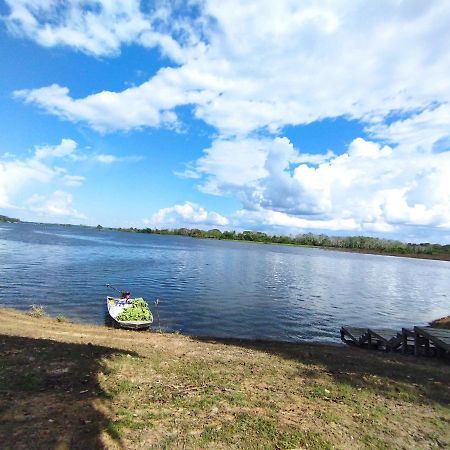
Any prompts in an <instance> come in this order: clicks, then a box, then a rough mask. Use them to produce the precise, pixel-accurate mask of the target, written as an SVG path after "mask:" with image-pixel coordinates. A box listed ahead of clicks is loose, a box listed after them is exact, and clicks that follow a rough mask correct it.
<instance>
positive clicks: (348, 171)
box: [0, 0, 450, 232]
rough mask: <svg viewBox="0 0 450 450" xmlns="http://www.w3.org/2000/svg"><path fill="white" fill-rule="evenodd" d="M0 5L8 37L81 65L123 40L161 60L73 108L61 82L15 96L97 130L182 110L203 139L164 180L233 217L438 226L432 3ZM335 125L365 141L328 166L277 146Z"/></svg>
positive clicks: (445, 199) (443, 148)
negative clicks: (299, 130)
mask: <svg viewBox="0 0 450 450" xmlns="http://www.w3.org/2000/svg"><path fill="white" fill-rule="evenodd" d="M8 4H9V5H10V10H11V11H10V14H9V15H8V16H7V17H6V23H7V24H8V26H9V27H10V29H11V30H13V31H15V32H19V33H21V34H23V35H25V36H28V37H29V38H31V39H34V40H35V41H37V42H39V43H40V44H41V45H46V46H53V45H60V44H64V45H70V46H72V47H74V48H76V49H78V50H82V51H85V52H88V53H92V54H95V55H100V54H101V55H108V54H116V53H117V52H118V51H119V49H120V46H121V45H123V44H129V43H131V42H133V43H137V44H140V45H144V46H159V48H161V49H163V51H165V52H166V54H167V55H168V56H169V57H171V58H172V59H173V61H175V62H176V63H177V65H176V66H175V67H165V68H162V69H160V70H159V71H158V72H157V73H156V74H155V75H153V76H152V77H151V78H150V79H149V80H148V81H146V82H145V83H142V84H141V85H139V86H133V87H130V88H128V89H125V90H123V91H120V92H113V91H102V92H97V93H93V94H91V95H89V96H86V97H84V98H74V97H73V96H72V95H71V94H70V91H69V88H68V87H65V86H59V85H50V86H45V87H41V88H39V89H23V90H19V91H16V93H15V95H16V97H17V98H20V99H22V100H23V101H25V102H28V103H30V104H34V105H37V106H38V107H40V108H42V109H44V110H46V111H47V112H49V113H51V114H54V115H56V116H59V117H61V118H63V119H66V120H70V121H73V122H82V123H86V124H87V125H88V126H90V127H92V128H94V129H96V130H98V131H100V132H112V131H116V130H132V129H140V128H143V127H169V128H172V129H175V130H177V129H179V128H180V124H179V118H178V117H177V115H176V112H175V110H176V108H177V107H179V106H182V105H190V106H191V107H192V111H193V114H194V115H195V116H196V117H197V118H198V119H201V120H203V121H204V122H206V123H208V124H209V125H212V126H213V127H214V128H215V129H216V131H217V135H216V137H215V138H214V140H213V141H212V143H211V145H210V146H209V148H207V149H206V150H205V151H204V155H203V156H202V157H201V158H199V159H198V160H197V161H195V163H193V164H192V165H191V166H187V168H186V170H185V171H184V172H183V171H182V172H178V173H177V175H178V176H184V177H186V178H192V179H197V180H198V183H199V184H198V186H199V189H200V190H202V191H203V192H206V193H210V194H214V195H226V196H232V197H234V198H237V199H238V200H239V201H240V202H241V203H242V210H241V211H239V212H238V213H237V215H236V220H237V221H238V222H239V221H242V223H243V221H245V220H247V221H248V223H252V221H258V220H259V221H260V223H268V224H272V225H274V226H286V227H294V228H303V227H310V228H324V229H333V230H355V231H359V230H361V231H365V230H369V231H370V230H372V231H380V232H392V231H395V230H396V229H400V227H402V226H413V227H421V226H425V227H436V228H443V229H448V228H449V227H450V225H449V224H450V212H449V208H450V187H449V182H448V181H447V180H448V175H447V174H448V173H450V172H449V170H450V167H449V148H450V129H449V127H448V123H449V121H450V106H449V105H450V77H448V67H450V47H449V46H448V45H443V44H442V43H445V42H450V27H449V26H448V22H449V19H450V4H449V3H448V2H446V1H445V0H436V1H433V2H391V1H388V0H380V1H377V2H371V3H370V4H369V5H368V4H367V2H363V1H354V0H342V1H340V2H328V1H325V0H324V1H321V2H310V1H305V2H298V1H295V0H280V1H277V2H274V1H272V0H259V1H257V2H256V1H254V2H252V1H246V2H242V1H240V0H230V1H227V2H223V1H220V0H205V1H202V2H188V3H187V4H186V5H185V6H186V9H185V10H183V11H188V12H187V13H186V14H185V15H183V14H178V15H175V14H174V11H172V10H171V8H170V7H169V6H164V7H162V8H159V9H154V10H152V11H147V12H143V8H141V7H140V5H139V2H137V1H134V2H133V1H131V0H130V1H129V2H125V3H122V4H121V5H111V4H110V2H106V1H97V2H95V1H92V2H91V3H90V4H91V5H94V6H95V7H94V6H93V7H92V8H91V9H90V12H89V13H87V14H85V15H82V14H81V15H80V8H81V6H80V5H82V3H79V2H70V1H69V2H65V3H64V5H63V6H61V5H60V4H59V2H56V1H55V0H49V1H48V2H44V3H42V2H41V3H40V4H39V6H36V5H37V4H38V3H36V2H34V1H31V0H20V1H18V2H8ZM58 7H59V9H58ZM58 11H59V12H58ZM193 11H195V13H193ZM57 12H58V13H57ZM79 16H80V17H79ZM81 16H82V17H81ZM158 24H159V25H158ZM155 33H156V34H155ZM24 88H26V86H24ZM336 117H345V118H348V119H355V120H358V121H360V122H362V123H363V125H364V126H365V129H366V132H367V133H368V135H369V137H370V139H372V140H373V141H374V142H372V141H369V140H368V139H361V138H358V139H355V140H354V141H353V142H352V143H351V144H350V146H349V147H348V149H347V151H346V152H345V153H343V154H342V155H336V154H335V153H333V151H332V150H333V149H330V151H328V153H326V154H318V155H316V154H310V153H300V152H298V150H297V149H295V148H294V146H293V145H292V143H291V142H290V141H289V140H288V139H287V138H285V137H280V136H282V135H283V128H284V127H285V126H286V125H294V126H295V125H305V124H310V123H313V122H315V121H318V120H322V119H324V118H336ZM262 136H264V137H262ZM375 141H377V142H375ZM380 142H382V143H383V144H380ZM384 144H387V145H384ZM103 159H104V161H103V162H104V163H107V162H108V161H109V162H112V159H113V158H107V157H106V156H105V157H104V158H103ZM0 196H1V190H0ZM0 198H1V197H0ZM158 214H159V215H158ZM211 214H214V213H208V212H207V211H205V210H203V209H202V208H201V207H200V206H199V205H194V204H190V203H185V204H181V205H175V206H173V207H171V208H166V209H163V210H161V211H160V212H159V213H157V214H156V215H155V216H154V217H152V219H154V220H155V221H156V222H158V220H161V221H162V220H167V221H168V223H169V224H170V223H175V222H176V221H177V220H180V221H182V220H184V221H185V222H188V221H189V220H191V221H192V222H191V223H194V224H196V223H199V222H197V221H196V220H195V218H196V217H199V216H202V217H204V216H205V215H206V219H208V218H211V217H212V216H211ZM149 220H150V219H149ZM202 220H203V219H202ZM219 221H220V220H219Z"/></svg>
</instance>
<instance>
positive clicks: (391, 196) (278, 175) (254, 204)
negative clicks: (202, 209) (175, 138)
mask: <svg viewBox="0 0 450 450" xmlns="http://www.w3.org/2000/svg"><path fill="white" fill-rule="evenodd" d="M300 161H302V155H301V154H300V153H299V152H298V151H297V150H296V149H295V148H294V147H293V145H292V144H291V143H290V142H289V140H288V139H287V138H275V139H261V140H259V141H258V140H256V139H253V140H245V141H243V140H228V141H216V142H214V143H213V145H212V147H210V148H209V149H206V150H205V156H203V157H202V158H200V159H199V160H198V161H197V167H196V173H198V174H200V175H202V176H203V179H202V180H203V181H202V184H201V185H200V189H201V190H202V191H204V192H209V193H213V194H216V195H228V196H232V197H234V198H237V199H239V200H240V201H241V203H242V204H243V207H244V209H243V210H242V211H240V212H239V213H238V215H237V216H236V217H237V219H238V224H242V225H244V224H245V220H247V221H248V223H255V224H256V223H257V222H258V221H259V222H260V223H261V224H263V225H264V224H265V225H272V226H285V227H291V228H309V229H314V228H315V229H322V230H326V229H331V230H346V231H348V230H354V231H377V232H391V231H395V230H399V229H400V227H402V226H409V225H411V226H428V227H437V228H449V227H450V181H449V178H448V173H450V151H447V152H440V153H437V154H436V153H432V152H424V151H423V150H421V149H416V148H414V147H412V148H408V149H406V148H397V149H395V150H393V149H392V148H391V147H389V146H382V145H380V144H377V143H375V142H370V141H366V140H364V139H361V138H357V139H355V140H354V141H353V142H352V143H351V144H350V145H349V147H348V151H347V152H346V153H344V154H342V155H339V156H332V157H331V155H328V156H327V158H326V160H325V161H323V162H321V163H318V164H315V165H314V166H311V165H308V164H305V163H300V164H299V162H300Z"/></svg>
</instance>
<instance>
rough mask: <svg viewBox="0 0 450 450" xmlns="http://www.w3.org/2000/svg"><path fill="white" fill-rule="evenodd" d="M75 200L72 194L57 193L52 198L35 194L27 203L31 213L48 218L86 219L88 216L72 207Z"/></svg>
mask: <svg viewBox="0 0 450 450" xmlns="http://www.w3.org/2000/svg"><path fill="white" fill-rule="evenodd" d="M72 202H73V198H72V194H71V193H70V192H65V191H55V192H53V193H52V194H51V195H50V196H43V195H38V194H34V195H32V196H31V197H30V198H29V199H28V200H27V201H26V206H27V209H29V210H30V211H32V212H34V213H37V214H38V215H39V216H42V217H46V218H48V217H49V216H50V217H52V218H66V219H86V216H85V215H84V214H82V213H80V212H79V211H77V210H76V209H75V208H74V207H73V206H72Z"/></svg>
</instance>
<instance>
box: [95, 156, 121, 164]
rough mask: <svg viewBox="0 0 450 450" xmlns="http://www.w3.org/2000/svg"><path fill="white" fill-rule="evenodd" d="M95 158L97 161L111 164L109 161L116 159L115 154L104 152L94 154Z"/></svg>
mask: <svg viewBox="0 0 450 450" xmlns="http://www.w3.org/2000/svg"><path fill="white" fill-rule="evenodd" d="M95 160H96V161H98V162H100V163H103V164H111V163H113V162H116V161H117V156H114V155H105V154H102V155H96V156H95Z"/></svg>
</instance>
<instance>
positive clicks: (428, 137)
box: [367, 103, 450, 151]
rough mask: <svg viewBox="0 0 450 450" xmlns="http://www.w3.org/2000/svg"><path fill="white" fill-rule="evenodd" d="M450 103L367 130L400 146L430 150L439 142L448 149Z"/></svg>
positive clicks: (373, 126)
mask: <svg viewBox="0 0 450 450" xmlns="http://www.w3.org/2000/svg"><path fill="white" fill-rule="evenodd" d="M449 124H450V103H445V104H442V105H439V106H438V107H435V108H431V109H426V110H424V111H421V112H420V113H416V114H414V115H412V116H411V117H408V118H406V119H403V120H396V121H394V122H392V123H391V124H386V123H377V124H374V125H372V126H369V127H368V128H367V131H368V132H369V133H370V134H371V135H372V136H373V137H376V138H380V139H383V140H386V141H388V142H391V143H394V144H398V145H401V146H414V147H419V148H422V149H423V150H427V151H429V150H432V149H433V146H435V144H437V143H439V141H441V140H444V141H446V142H445V144H446V146H447V148H448V147H450V145H449V144H450V140H449V138H450V126H449Z"/></svg>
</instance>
